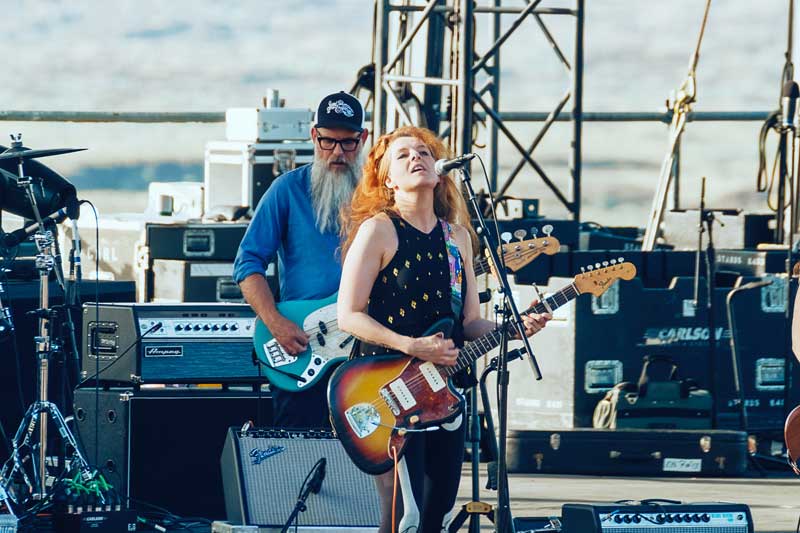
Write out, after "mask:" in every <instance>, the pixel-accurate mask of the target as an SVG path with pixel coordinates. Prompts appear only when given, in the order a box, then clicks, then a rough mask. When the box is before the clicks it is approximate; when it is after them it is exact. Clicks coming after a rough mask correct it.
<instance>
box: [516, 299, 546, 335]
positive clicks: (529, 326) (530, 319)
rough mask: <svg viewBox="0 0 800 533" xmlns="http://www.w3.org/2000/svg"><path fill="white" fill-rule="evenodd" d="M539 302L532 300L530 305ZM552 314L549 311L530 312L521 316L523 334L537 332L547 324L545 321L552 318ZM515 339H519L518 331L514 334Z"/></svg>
mask: <svg viewBox="0 0 800 533" xmlns="http://www.w3.org/2000/svg"><path fill="white" fill-rule="evenodd" d="M538 304H539V300H534V301H533V302H531V307H534V306H536V305H538ZM552 318H553V316H552V315H551V314H550V313H542V314H538V313H530V314H528V315H523V316H522V324H523V325H524V326H525V336H526V337H530V336H531V335H533V334H535V333H538V332H539V331H541V330H542V328H544V327H545V326H546V325H547V321H548V320H550V319H552ZM514 338H515V339H519V333H517V334H516V335H514Z"/></svg>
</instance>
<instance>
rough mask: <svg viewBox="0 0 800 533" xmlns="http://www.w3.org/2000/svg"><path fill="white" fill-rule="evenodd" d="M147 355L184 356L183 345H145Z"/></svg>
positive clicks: (145, 354)
mask: <svg viewBox="0 0 800 533" xmlns="http://www.w3.org/2000/svg"><path fill="white" fill-rule="evenodd" d="M144 356H145V357H183V346H145V347H144Z"/></svg>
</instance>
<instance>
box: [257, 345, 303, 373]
mask: <svg viewBox="0 0 800 533" xmlns="http://www.w3.org/2000/svg"><path fill="white" fill-rule="evenodd" d="M264 355H266V356H267V360H268V361H269V366H271V367H272V368H278V367H279V366H283V365H290V364H292V363H294V362H295V361H297V357H295V356H293V355H289V354H288V353H286V352H285V351H283V348H281V345H280V344H278V341H277V340H275V339H272V340H271V341H269V342H265V343H264Z"/></svg>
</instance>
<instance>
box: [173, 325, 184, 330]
mask: <svg viewBox="0 0 800 533" xmlns="http://www.w3.org/2000/svg"><path fill="white" fill-rule="evenodd" d="M182 330H183V326H181V325H180V324H178V325H177V326H175V331H182Z"/></svg>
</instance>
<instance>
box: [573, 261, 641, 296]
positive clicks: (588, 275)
mask: <svg viewBox="0 0 800 533" xmlns="http://www.w3.org/2000/svg"><path fill="white" fill-rule="evenodd" d="M581 270H582V271H583V272H582V273H581V274H578V275H577V276H575V286H576V287H577V288H578V291H580V293H581V294H585V293H587V292H588V293H590V294H593V295H595V296H600V295H601V294H603V293H604V292H606V290H608V288H609V287H610V286H611V285H613V284H614V282H615V281H616V280H618V279H623V280H630V279H633V278H634V277H635V276H636V265H634V264H633V263H626V262H625V259H624V258H622V257H620V258H619V259H611V260H610V261H603V262H602V264H601V263H596V264H594V265H589V266H588V267H586V268H585V269H583V268H582V269H581Z"/></svg>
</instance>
